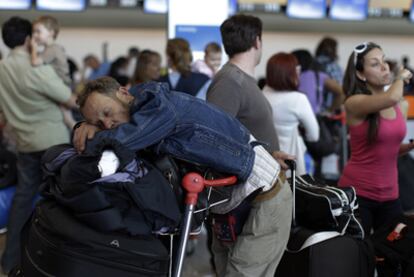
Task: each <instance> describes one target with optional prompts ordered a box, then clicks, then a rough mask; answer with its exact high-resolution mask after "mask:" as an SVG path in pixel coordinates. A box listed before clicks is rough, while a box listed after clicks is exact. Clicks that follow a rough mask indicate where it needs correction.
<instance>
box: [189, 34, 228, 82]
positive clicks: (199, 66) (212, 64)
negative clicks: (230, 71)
mask: <svg viewBox="0 0 414 277" xmlns="http://www.w3.org/2000/svg"><path fill="white" fill-rule="evenodd" d="M221 58H222V51H221V46H220V45H219V44H217V43H216V42H210V43H209V44H207V46H206V48H205V49H204V60H197V61H195V62H194V63H193V65H192V71H193V72H199V73H203V74H205V75H207V76H208V77H210V78H213V77H214V75H216V73H217V71H218V70H219V68H220V65H221Z"/></svg>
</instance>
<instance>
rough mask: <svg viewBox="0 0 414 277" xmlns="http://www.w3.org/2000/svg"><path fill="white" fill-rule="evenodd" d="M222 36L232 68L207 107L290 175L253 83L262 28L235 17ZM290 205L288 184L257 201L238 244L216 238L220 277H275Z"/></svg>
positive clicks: (220, 77)
mask: <svg viewBox="0 0 414 277" xmlns="http://www.w3.org/2000/svg"><path fill="white" fill-rule="evenodd" d="M220 31H221V36H222V40H223V44H224V49H225V51H226V54H227V55H228V56H229V62H228V63H227V64H226V65H224V66H223V68H222V69H221V70H220V71H219V72H218V73H217V75H216V76H215V77H214V79H213V81H212V83H211V86H210V88H209V90H208V92H207V101H208V102H210V103H213V104H215V105H217V106H219V107H220V108H222V109H223V110H225V111H226V112H228V113H230V114H231V115H233V116H234V117H236V118H237V119H238V120H240V122H241V123H243V124H244V125H245V126H246V127H247V129H249V130H250V132H251V133H252V134H253V136H254V137H255V138H256V139H257V140H259V141H261V142H264V143H266V144H267V146H266V147H267V148H266V149H267V150H268V151H269V152H270V153H272V155H273V157H274V158H275V159H276V160H277V161H278V162H279V163H280V165H281V166H282V167H283V168H285V169H286V168H287V166H286V164H285V163H284V160H285V159H293V158H294V157H293V156H291V155H288V154H286V153H283V152H279V151H278V150H279V143H278V139H277V134H276V130H275V128H274V126H273V122H272V108H271V106H270V104H269V103H268V102H267V100H266V99H265V97H264V95H263V94H262V92H261V91H260V89H259V87H258V86H257V84H256V80H255V79H254V77H253V76H254V71H255V67H256V65H257V64H259V62H260V59H261V55H262V40H261V35H262V22H261V21H260V19H259V18H257V17H254V16H248V15H235V16H232V17H230V18H229V19H227V20H226V21H224V22H223V24H222V25H221V27H220ZM291 201H292V196H291V191H290V188H289V186H288V184H287V183H286V182H283V181H280V182H278V184H275V185H274V188H273V189H271V190H269V191H266V192H263V193H261V194H259V195H258V196H256V198H255V199H254V200H253V202H252V208H251V210H250V213H249V216H248V218H247V220H246V222H245V224H244V226H243V229H242V231H241V233H240V234H239V235H238V237H237V239H236V241H235V242H234V243H228V242H222V241H220V240H219V239H218V238H217V237H216V236H215V235H214V234H213V242H212V251H213V254H214V262H215V265H216V273H217V275H218V276H219V277H221V276H246V277H247V276H261V277H263V276H274V273H275V270H276V267H277V265H278V263H279V261H280V259H281V257H282V255H283V253H284V249H285V247H286V244H287V241H288V238H289V232H290V226H291V213H292V209H291V208H292V202H291ZM213 217H214V215H213Z"/></svg>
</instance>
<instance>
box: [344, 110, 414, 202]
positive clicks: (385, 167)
mask: <svg viewBox="0 0 414 277" xmlns="http://www.w3.org/2000/svg"><path fill="white" fill-rule="evenodd" d="M394 109H395V112H396V118H395V119H385V118H383V117H381V116H380V119H379V129H378V137H377V140H376V141H375V142H374V143H372V144H371V145H368V140H367V133H368V121H367V120H365V121H364V122H362V123H361V124H358V125H356V126H349V133H350V136H351V139H350V142H351V158H350V159H349V161H348V163H347V164H346V166H345V169H344V171H343V173H342V176H341V178H340V180H339V186H353V187H355V189H356V192H357V195H359V196H362V197H366V198H369V199H372V200H375V201H379V202H383V201H389V200H395V199H397V198H398V196H399V192H398V171H397V158H398V152H399V150H400V145H401V142H402V140H403V139H404V137H405V134H406V131H407V129H406V123H405V119H404V117H403V115H402V113H401V111H400V108H399V107H398V106H395V107H394Z"/></svg>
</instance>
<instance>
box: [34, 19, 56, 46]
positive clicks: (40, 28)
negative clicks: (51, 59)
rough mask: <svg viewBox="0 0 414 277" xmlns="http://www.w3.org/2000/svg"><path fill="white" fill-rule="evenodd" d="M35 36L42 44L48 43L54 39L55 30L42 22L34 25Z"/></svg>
mask: <svg viewBox="0 0 414 277" xmlns="http://www.w3.org/2000/svg"><path fill="white" fill-rule="evenodd" d="M32 36H33V38H34V39H35V41H36V42H37V43H38V44H40V45H47V44H49V43H51V42H52V41H53V31H52V30H49V29H47V28H46V27H45V25H43V24H41V23H36V24H34V25H33V34H32Z"/></svg>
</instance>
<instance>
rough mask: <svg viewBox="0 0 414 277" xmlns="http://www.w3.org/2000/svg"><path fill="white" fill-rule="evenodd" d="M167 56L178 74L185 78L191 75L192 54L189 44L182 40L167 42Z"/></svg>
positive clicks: (175, 39)
mask: <svg viewBox="0 0 414 277" xmlns="http://www.w3.org/2000/svg"><path fill="white" fill-rule="evenodd" d="M167 56H168V58H169V61H170V63H171V64H172V65H173V66H174V67H175V69H176V70H177V71H178V72H180V74H182V75H184V76H186V75H188V74H190V73H191V62H192V61H193V54H192V53H191V48H190V44H189V43H188V41H187V40H185V39H182V38H174V39H170V40H168V42H167Z"/></svg>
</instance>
